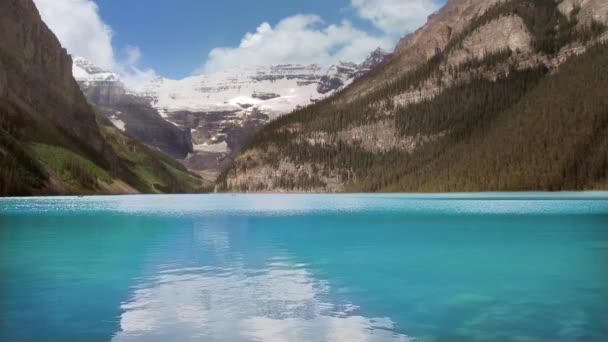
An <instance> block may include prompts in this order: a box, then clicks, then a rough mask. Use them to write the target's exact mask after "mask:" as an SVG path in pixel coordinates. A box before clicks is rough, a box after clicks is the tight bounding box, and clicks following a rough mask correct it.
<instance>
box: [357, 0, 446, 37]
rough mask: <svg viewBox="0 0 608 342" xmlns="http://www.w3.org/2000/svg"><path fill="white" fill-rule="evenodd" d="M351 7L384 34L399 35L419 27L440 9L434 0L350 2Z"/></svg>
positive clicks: (367, 0) (365, 0)
mask: <svg viewBox="0 0 608 342" xmlns="http://www.w3.org/2000/svg"><path fill="white" fill-rule="evenodd" d="M351 6H352V7H353V8H355V9H356V11H357V13H358V14H359V16H360V17H361V18H363V19H366V20H369V21H371V22H372V23H373V24H374V26H376V27H377V28H379V29H380V30H382V31H383V32H385V33H386V34H399V35H402V34H404V33H407V32H411V31H413V30H415V29H417V28H418V27H420V26H421V25H422V24H424V23H425V22H426V18H427V17H428V15H429V14H431V13H433V12H435V11H436V10H438V9H439V7H440V5H439V4H438V3H437V1H436V0H351Z"/></svg>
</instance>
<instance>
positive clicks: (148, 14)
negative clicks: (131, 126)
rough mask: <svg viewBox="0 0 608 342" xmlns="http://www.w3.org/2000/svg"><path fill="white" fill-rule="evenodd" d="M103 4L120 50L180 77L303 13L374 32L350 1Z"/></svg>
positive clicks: (113, 0) (177, 0)
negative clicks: (130, 49)
mask: <svg viewBox="0 0 608 342" xmlns="http://www.w3.org/2000/svg"><path fill="white" fill-rule="evenodd" d="M97 4H98V5H99V9H100V15H101V17H102V18H103V20H104V21H105V22H106V23H107V24H109V25H110V26H111V27H112V29H113V30H114V31H115V36H114V40H113V45H114V48H115V49H116V50H118V51H120V49H121V47H124V46H126V45H137V46H139V48H140V49H141V52H142V60H141V64H142V65H143V66H147V67H154V68H155V69H156V70H157V71H158V72H159V73H160V74H164V75H171V76H174V77H178V76H186V75H188V74H190V73H191V72H192V70H194V69H195V68H196V67H197V66H198V65H200V64H201V61H203V60H205V59H206V58H207V55H208V54H209V52H210V51H211V50H212V49H213V48H216V47H221V46H233V45H238V44H239V42H240V41H241V38H243V34H244V33H246V32H251V31H254V30H255V29H256V28H257V27H258V25H260V24H261V23H262V22H268V23H270V24H271V25H275V24H276V23H278V22H279V21H280V20H281V19H283V18H286V17H289V16H292V15H295V14H299V13H302V14H303V13H306V14H308V13H315V14H318V15H320V16H321V17H322V18H323V20H324V21H326V22H329V23H335V22H340V20H342V19H343V18H349V19H350V20H352V21H357V22H358V24H359V25H361V27H365V28H366V29H367V30H374V28H373V26H372V25H371V24H370V23H369V22H367V21H363V20H358V18H357V17H356V13H355V11H354V10H353V9H352V8H350V7H349V4H350V1H349V0H289V1H284V0H253V1H252V0H224V1H200V0H172V1H167V0H147V1H146V3H145V5H144V4H142V2H141V1H117V0H99V1H97ZM134 13H139V14H136V15H134ZM160 42H162V44H161V43H160Z"/></svg>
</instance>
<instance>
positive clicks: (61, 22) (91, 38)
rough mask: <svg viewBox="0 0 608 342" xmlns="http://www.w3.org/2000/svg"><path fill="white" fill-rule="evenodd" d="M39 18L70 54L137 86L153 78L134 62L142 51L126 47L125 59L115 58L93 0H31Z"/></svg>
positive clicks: (106, 31)
mask: <svg viewBox="0 0 608 342" xmlns="http://www.w3.org/2000/svg"><path fill="white" fill-rule="evenodd" d="M34 2H35V3H36V7H37V8H38V11H39V12H40V16H41V17H42V20H44V22H45V23H46V24H47V25H48V26H49V28H50V29H51V30H52V31H53V33H55V35H56V36H57V38H58V39H59V41H60V42H61V45H63V47H65V48H66V49H67V50H68V52H69V53H70V54H71V55H72V56H78V57H83V58H85V59H87V60H89V61H90V62H91V63H93V64H94V65H96V66H99V67H103V68H107V69H110V70H112V71H114V72H116V73H118V74H119V75H120V76H121V78H122V79H123V81H124V82H125V83H126V84H127V85H129V86H133V87H134V86H137V85H139V84H142V82H146V81H148V80H150V79H152V78H154V77H156V72H154V70H151V69H146V70H141V69H140V68H139V67H138V66H137V65H138V63H139V60H140V58H141V51H140V50H139V48H138V47H136V46H126V47H125V50H124V55H125V58H124V59H121V60H118V59H117V58H116V53H115V51H114V49H113V47H112V35H113V33H112V29H111V28H110V26H108V25H107V24H106V23H104V21H103V20H102V19H101V17H100V16H99V8H98V7H97V4H95V2H93V1H92V0H34Z"/></svg>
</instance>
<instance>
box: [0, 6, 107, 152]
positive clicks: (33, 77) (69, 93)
mask: <svg viewBox="0 0 608 342" xmlns="http://www.w3.org/2000/svg"><path fill="white" fill-rule="evenodd" d="M0 37H1V39H0V112H1V113H2V116H3V118H2V120H1V121H0V122H2V121H3V122H5V123H6V125H9V124H8V123H9V122H10V123H12V124H15V123H17V122H21V123H22V124H25V125H27V123H26V122H24V120H26V119H25V118H26V117H29V118H36V117H42V118H44V119H45V120H49V121H50V122H52V123H53V124H54V125H56V126H57V127H59V128H60V129H61V130H63V131H65V132H66V133H67V134H68V135H69V136H73V137H74V138H76V139H79V140H82V141H86V144H87V148H88V149H90V150H91V152H92V153H98V154H103V153H104V148H105V143H104V140H103V138H102V136H101V134H100V132H99V130H98V128H97V123H96V120H95V116H94V115H93V112H92V110H91V107H90V106H89V104H88V103H87V102H86V100H85V99H84V97H83V96H82V93H81V92H80V88H79V87H78V84H77V83H76V81H74V78H73V77H72V58H71V57H70V56H69V55H68V53H67V52H66V50H65V49H63V48H62V47H61V44H60V43H59V41H58V40H57V38H56V37H55V36H54V35H53V33H51V31H50V30H49V29H48V27H47V26H46V25H45V24H44V23H43V22H42V20H41V18H40V15H39V13H38V10H37V9H36V7H35V5H34V3H33V2H32V1H30V0H3V1H2V2H0ZM49 84H52V87H50V86H49ZM3 128H5V129H7V128H8V127H3Z"/></svg>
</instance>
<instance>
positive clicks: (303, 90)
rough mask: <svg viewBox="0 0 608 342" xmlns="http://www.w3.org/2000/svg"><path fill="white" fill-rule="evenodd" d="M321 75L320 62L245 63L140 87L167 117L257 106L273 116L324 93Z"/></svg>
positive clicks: (248, 109)
mask: <svg viewBox="0 0 608 342" xmlns="http://www.w3.org/2000/svg"><path fill="white" fill-rule="evenodd" d="M322 76H323V70H322V69H321V68H320V67H319V66H317V65H277V66H251V67H249V66H246V67H245V66H244V67H240V68H235V69H231V70H227V71H223V72H218V73H214V74H211V75H200V76H192V77H187V78H184V79H181V80H170V79H166V78H158V79H156V80H154V81H153V82H151V83H149V84H146V85H144V86H143V87H142V88H141V89H140V91H141V92H142V93H143V94H145V95H146V96H149V97H152V98H154V102H153V104H152V105H153V106H154V107H155V108H157V109H158V110H159V111H160V112H161V114H163V116H165V117H168V116H170V113H173V112H179V111H189V112H240V113H241V114H242V115H247V114H250V113H252V112H253V111H255V110H257V111H259V112H261V113H263V114H265V115H268V116H269V117H270V118H271V119H272V118H275V117H277V116H278V115H281V114H285V113H288V112H290V111H292V110H294V109H295V108H297V107H298V106H304V105H308V104H310V103H311V102H312V101H315V100H317V99H319V98H321V97H323V94H321V93H319V92H318V91H317V84H318V81H319V79H320V78H321V77H322Z"/></svg>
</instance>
